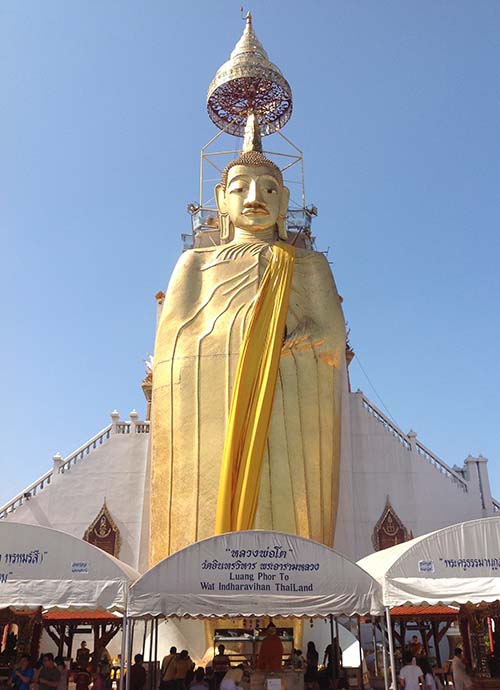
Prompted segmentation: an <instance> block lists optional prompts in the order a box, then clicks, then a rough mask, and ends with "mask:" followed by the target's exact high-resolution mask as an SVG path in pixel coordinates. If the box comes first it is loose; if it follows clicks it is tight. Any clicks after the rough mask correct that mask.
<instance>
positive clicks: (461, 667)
mask: <svg viewBox="0 0 500 690" xmlns="http://www.w3.org/2000/svg"><path fill="white" fill-rule="evenodd" d="M451 672H452V673H453V685H454V687H455V690H466V689H467V688H470V686H471V685H472V681H471V678H470V676H469V674H468V673H467V671H466V670H465V664H464V660H463V657H462V650H461V649H460V647H457V648H456V649H455V656H454V657H453V659H452V662H451Z"/></svg>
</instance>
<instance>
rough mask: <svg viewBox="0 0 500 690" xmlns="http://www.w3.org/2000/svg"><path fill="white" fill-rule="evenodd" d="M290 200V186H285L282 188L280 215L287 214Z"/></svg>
mask: <svg viewBox="0 0 500 690" xmlns="http://www.w3.org/2000/svg"><path fill="white" fill-rule="evenodd" d="M289 202H290V190H289V189H288V187H283V188H282V190H281V199H280V215H281V216H286V214H287V212H288V204H289Z"/></svg>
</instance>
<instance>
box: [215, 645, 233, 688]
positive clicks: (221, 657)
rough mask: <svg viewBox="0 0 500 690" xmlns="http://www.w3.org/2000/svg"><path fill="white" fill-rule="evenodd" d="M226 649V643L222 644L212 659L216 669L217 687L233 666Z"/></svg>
mask: <svg viewBox="0 0 500 690" xmlns="http://www.w3.org/2000/svg"><path fill="white" fill-rule="evenodd" d="M225 651H226V648H225V647H224V645H223V644H220V645H219V646H218V647H217V654H216V655H215V656H214V658H213V660H212V668H213V670H214V676H215V682H216V687H219V685H220V684H221V682H222V679H223V678H224V676H225V675H226V673H227V672H228V671H229V668H230V666H231V660H230V659H229V657H228V655H227V654H225Z"/></svg>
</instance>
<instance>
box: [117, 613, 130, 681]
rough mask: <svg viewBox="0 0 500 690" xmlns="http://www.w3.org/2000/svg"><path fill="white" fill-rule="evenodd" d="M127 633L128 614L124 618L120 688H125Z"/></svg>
mask: <svg viewBox="0 0 500 690" xmlns="http://www.w3.org/2000/svg"><path fill="white" fill-rule="evenodd" d="M127 635H128V618H127V614H126V613H125V615H124V616H123V619H122V644H121V648H120V685H119V686H118V687H119V690H124V688H123V674H124V672H125V654H126V653H127Z"/></svg>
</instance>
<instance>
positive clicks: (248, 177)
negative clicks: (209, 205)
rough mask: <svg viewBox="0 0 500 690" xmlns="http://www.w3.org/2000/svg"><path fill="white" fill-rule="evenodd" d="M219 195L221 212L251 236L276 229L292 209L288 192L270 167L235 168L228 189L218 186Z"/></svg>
mask: <svg viewBox="0 0 500 690" xmlns="http://www.w3.org/2000/svg"><path fill="white" fill-rule="evenodd" d="M215 193H216V199H217V205H218V207H219V211H220V212H221V213H227V214H228V215H229V218H230V219H231V222H232V224H233V225H234V227H235V228H239V229H242V230H247V231H250V232H255V233H259V232H262V231H264V230H268V229H269V228H272V227H274V226H275V225H276V222H277V220H278V217H279V216H280V215H281V216H284V215H286V212H287V208H288V198H289V193H288V189H287V188H286V187H282V186H281V182H280V181H279V179H278V178H277V177H276V174H275V173H274V171H273V170H272V168H269V167H267V166H258V167H257V166H250V165H235V166H234V167H233V168H231V169H230V170H229V174H228V179H227V187H226V189H225V190H224V189H223V187H222V185H217V187H216V190H215Z"/></svg>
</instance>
